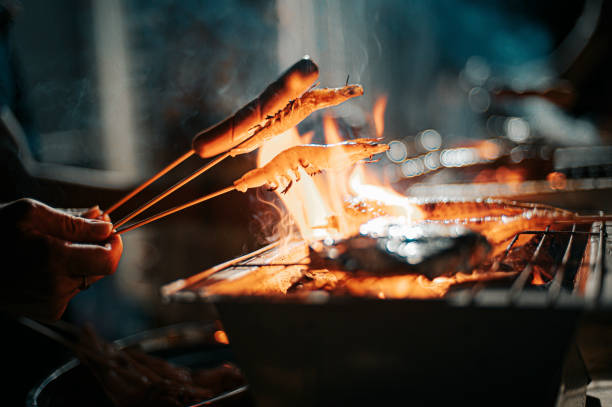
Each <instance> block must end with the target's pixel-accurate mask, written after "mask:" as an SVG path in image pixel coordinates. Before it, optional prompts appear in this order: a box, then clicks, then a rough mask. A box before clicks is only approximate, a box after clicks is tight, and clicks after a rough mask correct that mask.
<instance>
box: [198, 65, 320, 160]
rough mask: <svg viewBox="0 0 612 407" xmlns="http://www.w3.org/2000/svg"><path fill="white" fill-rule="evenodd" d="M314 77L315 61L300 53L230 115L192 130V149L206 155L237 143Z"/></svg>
mask: <svg viewBox="0 0 612 407" xmlns="http://www.w3.org/2000/svg"><path fill="white" fill-rule="evenodd" d="M318 77H319V68H318V67H317V65H316V64H315V63H314V62H313V61H312V60H311V59H310V58H309V57H308V56H306V57H304V58H303V59H301V60H300V61H298V62H296V63H295V64H294V65H293V66H292V67H290V68H289V69H288V70H287V71H285V73H283V74H282V75H281V77H280V78H278V79H277V80H276V81H274V82H273V83H271V84H270V85H269V86H268V87H267V88H266V89H265V90H264V91H263V92H262V93H261V94H260V95H259V96H258V97H256V98H255V99H253V100H252V101H251V102H249V103H248V104H247V105H245V106H244V107H243V108H241V109H240V110H238V111H237V112H236V113H234V114H233V115H232V116H230V117H228V118H226V119H225V120H223V121H222V122H220V123H217V124H216V125H214V126H212V127H209V128H208V129H206V130H203V131H201V132H200V133H198V134H196V136H195V137H194V138H193V142H192V145H193V149H194V150H195V152H196V153H197V154H198V155H199V156H200V157H202V158H209V157H214V156H216V155H218V154H221V153H223V152H225V151H227V150H229V149H231V148H232V147H234V146H236V145H238V144H239V143H241V142H243V141H244V140H246V139H247V138H248V137H250V135H251V134H252V133H251V132H249V130H251V129H253V128H254V127H255V126H257V125H258V124H260V123H262V122H263V121H265V120H266V119H267V118H268V117H269V116H273V115H274V114H276V112H278V111H279V110H281V109H282V108H284V107H285V106H286V105H287V103H288V102H289V101H291V100H294V99H296V98H298V97H299V96H300V95H302V94H303V93H304V92H306V91H307V90H308V89H309V88H310V87H311V86H312V85H313V83H314V82H315V81H316V80H317V78H318Z"/></svg>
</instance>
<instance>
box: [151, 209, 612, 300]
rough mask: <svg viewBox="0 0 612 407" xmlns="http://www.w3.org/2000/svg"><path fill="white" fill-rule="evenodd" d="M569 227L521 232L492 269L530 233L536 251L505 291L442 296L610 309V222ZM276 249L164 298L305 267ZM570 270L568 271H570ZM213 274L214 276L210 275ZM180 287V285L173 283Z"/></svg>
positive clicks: (484, 288)
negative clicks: (539, 268)
mask: <svg viewBox="0 0 612 407" xmlns="http://www.w3.org/2000/svg"><path fill="white" fill-rule="evenodd" d="M586 229H587V230H585V226H584V225H579V224H571V226H570V229H569V230H552V225H550V226H549V227H547V228H546V229H545V230H525V231H521V232H519V233H517V234H516V235H515V236H514V238H513V239H512V240H511V241H510V242H509V244H508V246H507V247H506V249H505V251H504V252H503V253H502V255H501V256H500V257H499V258H497V260H496V261H493V262H492V264H491V266H490V270H492V271H496V270H498V269H499V267H500V264H501V263H503V261H504V259H505V258H506V257H507V256H508V255H509V254H510V252H511V251H512V250H513V249H515V248H516V247H517V246H516V243H517V241H518V240H519V238H520V237H521V236H524V235H534V236H535V237H536V239H537V244H535V245H534V246H535V248H534V250H533V251H532V252H531V253H530V254H529V253H528V254H527V256H528V257H529V260H528V261H527V263H526V265H525V266H524V267H522V269H521V271H520V272H519V273H517V274H516V277H515V278H514V280H513V281H512V282H511V283H510V284H509V285H505V286H503V287H501V288H500V287H499V285H495V284H491V282H490V281H487V282H478V283H476V284H474V285H473V286H471V288H469V289H460V290H457V291H456V292H451V293H449V294H448V295H447V297H445V298H444V300H445V301H448V302H450V303H452V304H454V305H463V306H467V305H472V306H494V307H508V306H510V307H512V306H535V307H551V306H565V307H567V306H572V307H580V308H586V309H592V308H601V307H611V306H612V276H611V275H608V274H607V273H606V271H607V270H608V269H609V268H610V267H612V238H611V236H610V231H611V230H612V222H610V221H607V222H606V221H600V222H597V221H596V222H594V223H592V225H591V226H590V229H589V227H588V225H587V226H586ZM555 239H556V240H557V241H558V242H561V243H560V247H559V248H558V249H557V250H556V254H557V256H556V257H555V259H556V261H555V264H554V265H553V268H552V273H551V274H552V278H551V280H550V281H548V282H547V283H546V284H545V285H543V286H537V287H536V286H532V285H530V284H529V281H530V278H531V277H532V276H533V272H534V264H535V262H536V261H537V260H538V257H539V256H540V255H541V254H542V250H543V247H544V246H545V244H546V243H550V240H555ZM276 246H277V245H274V244H273V245H271V248H270V249H269V250H260V251H258V253H257V255H256V256H248V255H247V256H243V257H241V258H238V259H235V260H236V261H229V262H226V263H224V264H222V265H219V266H217V267H215V268H213V269H211V270H209V271H211V272H212V273H210V272H208V271H205V272H203V273H200V274H205V275H206V278H202V279H193V277H196V276H197V275H196V276H193V277H191V278H190V279H188V280H191V283H189V284H184V283H183V282H187V280H178V281H175V282H173V283H170V284H168V285H167V286H165V287H163V288H162V293H163V295H164V297H165V298H166V299H168V300H171V301H172V300H174V301H179V302H183V301H185V300H188V301H189V302H190V301H193V300H197V299H204V298H201V297H204V296H205V294H203V293H202V291H201V290H200V288H201V287H202V284H203V283H204V281H205V280H206V279H208V278H223V277H224V276H227V275H228V274H234V276H236V275H238V274H242V273H248V272H249V270H252V269H253V268H257V267H260V266H275V267H282V266H285V267H294V266H296V265H300V266H301V267H307V264H304V263H303V262H302V261H300V262H299V263H294V262H291V263H286V264H283V263H276V262H273V261H271V259H273V258H274V252H275V251H276V249H277V247H276ZM570 266H572V267H570ZM213 275H214V277H213ZM177 283H181V284H177Z"/></svg>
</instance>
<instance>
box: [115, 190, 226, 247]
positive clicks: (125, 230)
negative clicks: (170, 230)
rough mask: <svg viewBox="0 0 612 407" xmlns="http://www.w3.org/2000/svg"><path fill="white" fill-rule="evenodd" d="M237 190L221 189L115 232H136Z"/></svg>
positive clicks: (118, 233)
mask: <svg viewBox="0 0 612 407" xmlns="http://www.w3.org/2000/svg"><path fill="white" fill-rule="evenodd" d="M235 189H236V187H235V186H233V185H232V186H229V187H227V188H224V189H221V190H219V191H217V192H213V193H212V194H208V195H204V196H203V197H201V198H198V199H195V200H193V201H190V202H187V203H184V204H182V205H179V206H175V207H174V208H170V209H168V210H166V211H163V212H160V213H158V214H156V215H153V216H150V217H148V218H146V219H143V220H141V221H139V222H136V223H133V224H131V225H130V226H127V227H125V228H123V229H119V230H117V231H116V232H115V234H117V235H120V234H122V233H124V232H128V231H130V230H134V229H136V228H139V227H141V226H144V225H146V224H147V223H151V222H153V221H156V220H158V219H161V218H165V217H166V216H168V215H172V214H173V213H176V212H179V211H182V210H183V209H187V208H189V207H190V206H193V205H197V204H199V203H202V202H204V201H208V200H209V199H212V198H214V197H217V196H219V195H223V194H225V193H227V192H230V191H234V190H235ZM162 198H163V197H162Z"/></svg>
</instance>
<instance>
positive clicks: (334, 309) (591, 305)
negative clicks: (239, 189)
mask: <svg viewBox="0 0 612 407" xmlns="http://www.w3.org/2000/svg"><path fill="white" fill-rule="evenodd" d="M601 225H602V223H601V222H599V223H598V222H595V223H593V224H592V225H591V227H590V229H587V230H586V231H584V230H579V229H580V228H579V226H578V225H576V224H574V225H571V226H570V228H571V229H570V230H569V231H568V230H564V231H554V230H551V229H550V228H546V229H545V230H540V231H538V230H525V231H522V232H520V233H519V234H534V235H536V237H537V238H539V239H540V240H539V242H538V244H537V245H536V248H535V250H534V252H533V253H532V256H531V258H530V260H529V261H528V262H527V264H526V265H525V266H524V268H523V269H522V270H521V272H520V273H518V275H517V277H516V278H515V279H514V281H513V282H512V284H511V285H510V288H504V289H501V290H500V289H499V288H490V287H488V286H487V285H486V284H475V285H473V286H472V287H469V288H467V289H462V290H459V291H458V292H453V293H449V295H447V296H445V297H444V298H441V299H433V300H432V299H426V300H423V299H386V300H379V299H376V298H358V297H347V296H343V297H334V296H329V295H327V296H326V295H320V293H313V295H308V296H305V297H304V296H301V297H297V296H287V297H273V298H270V297H264V296H239V297H235V296H226V295H209V294H208V293H207V292H206V290H205V289H203V288H204V287H205V284H204V283H205V280H206V279H199V280H198V279H192V283H191V284H182V287H180V286H179V285H177V282H174V283H171V284H169V285H167V286H165V287H164V289H163V290H162V291H163V292H164V298H165V299H166V300H168V301H174V302H181V303H190V304H191V305H188V306H196V307H197V306H198V304H202V303H210V302H212V303H213V304H214V305H215V307H216V309H217V310H218V312H219V314H220V317H221V321H222V322H223V325H224V329H225V330H226V332H227V334H228V336H229V338H230V343H231V346H232V349H233V350H234V353H235V355H236V358H237V361H238V363H239V365H240V366H241V368H242V369H243V371H244V373H245V375H246V377H247V379H248V381H249V386H250V387H251V389H252V390H253V395H254V397H255V399H256V401H257V403H258V404H261V405H270V406H275V405H297V406H299V405H313V404H316V405H337V404H347V403H351V404H353V405H372V404H381V403H385V402H391V401H394V400H396V399H397V398H398V397H402V398H403V399H405V400H407V401H408V402H413V403H416V404H419V403H436V402H440V403H442V402H444V403H449V402H457V401H463V400H466V399H469V400H471V402H472V403H475V404H492V405H520V404H522V403H525V400H529V402H530V403H533V404H535V405H551V406H552V405H560V404H559V401H558V400H559V399H560V398H559V389H560V387H561V388H564V387H566V386H560V383H561V380H562V368H563V366H564V364H565V358H566V356H567V354H568V351H569V350H571V347H572V343H573V340H574V336H575V332H576V329H577V327H578V324H579V322H580V321H581V320H582V318H583V317H584V315H585V313H588V312H591V311H593V310H597V311H602V310H604V309H605V307H608V306H609V305H610V301H609V300H607V298H608V297H607V296H606V293H607V292H608V290H610V288H612V286H611V285H610V283H609V282H610V281H611V280H610V278H612V277H611V276H610V275H608V273H607V270H608V269H609V267H610V258H611V257H612V256H611V255H610V248H612V243H611V242H610V233H609V231H610V230H611V228H612V222H607V223H605V225H606V227H605V228H603V227H601ZM560 235H564V236H569V238H568V240H567V244H566V246H565V247H564V248H563V250H562V253H563V255H562V257H561V261H560V263H559V264H557V266H556V268H557V270H556V272H555V274H554V276H553V280H552V281H551V282H550V284H548V286H547V287H546V289H525V287H526V286H527V284H526V283H527V281H528V279H529V276H530V275H531V273H532V271H533V264H534V261H535V260H536V259H537V257H538V252H539V251H540V250H541V248H542V247H543V244H544V243H545V240H546V239H549V238H551V237H554V236H560ZM585 237H586V238H587V239H586V240H587V242H585V244H584V250H581V258H580V265H579V267H578V270H577V271H576V272H575V274H574V275H573V276H571V277H572V278H573V279H575V284H574V288H573V290H567V289H566V288H564V287H563V285H562V281H563V279H564V278H566V273H567V272H568V262H569V261H570V258H571V253H572V250H573V247H574V246H576V247H578V243H577V242H578V240H579V239H580V238H582V239H584V238H585ZM517 240H518V234H517V236H516V237H515V239H513V240H512V241H511V242H510V244H509V245H508V247H507V248H506V251H505V252H504V253H505V255H507V254H508V253H509V252H510V250H511V249H512V248H513V245H514V244H515V243H516V241H517ZM274 250H276V248H275V247H273V248H271V249H269V250H265V251H262V252H260V253H259V254H258V255H257V256H256V257H253V258H248V256H244V257H243V258H241V259H240V261H238V262H232V261H230V262H227V263H226V264H224V265H221V267H217V268H216V269H214V270H213V272H212V273H208V275H207V278H214V279H227V278H233V277H235V276H236V275H240V274H245V273H246V274H248V273H249V270H253V269H257V267H260V266H261V265H268V266H269V265H271V264H275V267H297V266H296V265H295V264H296V263H298V264H299V263H300V255H297V259H296V258H295V257H294V258H293V259H283V260H282V261H276V260H275V259H276V258H275V257H274V255H273V252H274ZM297 252H299V251H295V253H297ZM283 262H284V263H286V262H291V265H290V266H287V265H285V266H283V265H282V264H281V263H283ZM302 266H304V265H302ZM491 267H492V268H493V269H494V268H495V267H499V264H496V263H493V264H492V266H491ZM204 274H206V272H204ZM232 276H233V277H232ZM194 281H195V282H194ZM183 282H184V280H183ZM570 353H571V352H570ZM423 355H425V356H423ZM390 360H391V361H392V362H389V361H390ZM472 383H473V385H470V384H472ZM466 384H467V385H466ZM441 389H442V391H441ZM500 394H503V400H500Z"/></svg>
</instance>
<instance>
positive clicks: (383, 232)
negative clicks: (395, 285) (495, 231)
mask: <svg viewBox="0 0 612 407" xmlns="http://www.w3.org/2000/svg"><path fill="white" fill-rule="evenodd" d="M490 249H491V247H490V245H489V243H488V242H487V240H486V238H485V237H484V236H482V235H480V234H478V233H476V232H474V231H472V230H470V229H467V228H465V227H463V226H460V225H444V224H439V223H419V224H413V223H409V222H407V221H405V220H404V219H403V218H392V217H380V218H376V219H373V220H371V221H369V222H367V223H365V224H363V225H362V226H361V227H360V232H359V234H358V235H356V236H353V237H350V238H348V239H345V240H342V241H338V242H333V243H331V244H328V243H323V244H322V245H321V246H320V247H316V249H314V251H313V252H312V253H311V266H313V265H316V264H317V263H319V264H320V265H322V266H324V264H321V263H325V262H332V263H335V264H337V265H339V266H340V267H342V268H343V269H345V270H351V271H352V270H354V271H365V272H371V273H374V274H386V275H393V274H406V273H414V274H423V275H425V276H427V277H429V278H435V277H439V276H449V275H453V274H455V273H458V272H469V271H471V270H473V269H474V268H475V267H476V266H478V265H479V264H480V263H481V262H482V261H483V260H484V259H485V258H486V256H487V254H488V253H489V251H490Z"/></svg>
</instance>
